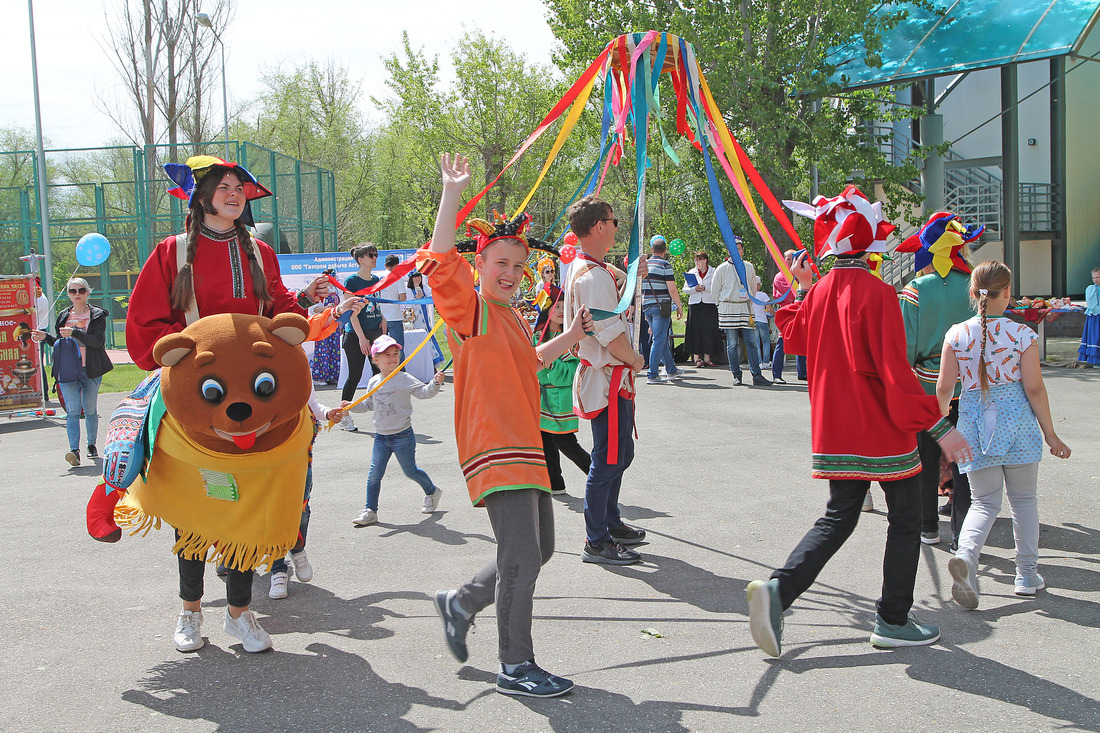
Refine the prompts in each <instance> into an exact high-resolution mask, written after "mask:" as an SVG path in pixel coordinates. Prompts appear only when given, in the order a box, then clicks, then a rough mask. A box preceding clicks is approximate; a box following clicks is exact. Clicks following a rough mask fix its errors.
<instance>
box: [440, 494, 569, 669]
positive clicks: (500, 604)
mask: <svg viewBox="0 0 1100 733" xmlns="http://www.w3.org/2000/svg"><path fill="white" fill-rule="evenodd" d="M485 509H486V510H487V511H488V512H489V522H490V523H491V524H492V525H493V534H494V535H495V536H496V539H497V556H496V559H494V560H490V561H489V562H488V563H486V564H485V567H483V568H482V569H481V570H479V571H478V573H477V575H475V576H474V578H473V580H471V581H470V582H469V583H466V584H465V585H463V586H462V587H460V588H459V589H458V595H457V597H456V600H457V601H458V604H459V605H460V606H461V607H462V608H463V610H465V611H468V612H470V613H479V612H480V611H481V610H482V609H483V608H487V607H488V606H489V605H491V604H492V603H494V602H496V604H497V609H496V610H497V635H498V645H499V648H500V651H499V653H500V661H502V662H504V663H505V664H520V663H522V662H527V661H534V659H535V649H534V646H533V645H532V642H531V606H532V601H533V599H534V596H535V580H536V579H537V578H538V577H539V569H540V568H542V566H543V565H544V564H545V563H546V561H547V560H549V559H550V556H551V555H553V554H554V501H553V499H551V498H550V493H549V492H547V491H540V490H539V489H512V490H507V491H498V492H496V493H494V494H489V495H488V496H486V497H485Z"/></svg>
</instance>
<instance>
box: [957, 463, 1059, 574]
mask: <svg viewBox="0 0 1100 733" xmlns="http://www.w3.org/2000/svg"><path fill="white" fill-rule="evenodd" d="M967 477H968V478H969V479H970V509H969V511H967V513H966V519H965V520H963V526H962V529H961V530H959V550H958V552H956V553H955V554H956V555H958V556H959V557H963V558H965V559H967V560H970V561H971V562H973V563H974V564H975V565H976V564H977V562H978V555H979V554H980V553H981V551H982V547H983V546H984V545H985V540H986V538H987V537H988V536H989V530H991V529H993V522H994V521H995V520H996V519H997V514H999V513H1000V511H1001V496H1002V492H1001V489H1002V487H1003V488H1004V489H1005V492H1004V493H1007V494H1008V506H1009V508H1010V509H1011V510H1012V536H1013V537H1014V538H1015V540H1016V571H1017V572H1019V573H1022V574H1023V575H1032V574H1034V573H1035V572H1037V570H1038V567H1039V504H1038V501H1037V499H1036V488H1037V486H1036V484H1037V481H1038V478H1039V464H1038V463H1025V464H1022V465H1019V466H991V467H989V468H982V469H979V470H977V471H971V472H970V473H968V474H967Z"/></svg>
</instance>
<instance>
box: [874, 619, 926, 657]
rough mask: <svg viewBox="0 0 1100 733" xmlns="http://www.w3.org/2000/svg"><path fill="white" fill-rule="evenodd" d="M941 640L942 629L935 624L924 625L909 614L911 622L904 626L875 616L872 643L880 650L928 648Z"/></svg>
mask: <svg viewBox="0 0 1100 733" xmlns="http://www.w3.org/2000/svg"><path fill="white" fill-rule="evenodd" d="M939 638H940V629H939V627H938V626H935V625H934V624H922V623H921V622H920V621H917V620H916V619H915V618H913V615H912V614H909V620H908V621H907V622H906V623H905V624H904V625H902V626H895V625H894V624H888V623H886V622H885V621H883V620H882V616H879V615H878V614H875V630H874V631H872V632H871V643H872V644H873V645H874V646H877V647H879V648H880V649H893V648H895V647H899V646H926V645H928V644H934V643H936V641H937V640H938V639H939Z"/></svg>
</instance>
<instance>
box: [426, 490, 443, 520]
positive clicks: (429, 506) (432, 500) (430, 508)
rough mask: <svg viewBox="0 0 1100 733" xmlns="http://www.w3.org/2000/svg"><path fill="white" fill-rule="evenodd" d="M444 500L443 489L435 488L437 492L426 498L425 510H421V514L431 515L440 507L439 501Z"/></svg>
mask: <svg viewBox="0 0 1100 733" xmlns="http://www.w3.org/2000/svg"><path fill="white" fill-rule="evenodd" d="M442 498H443V489H441V488H439V487H438V486H436V487H435V491H434V492H433V493H431V494H428V495H427V496H425V497H424V508H423V509H421V510H420V513H421V514H431V513H432V512H434V511H435V510H436V508H437V507H438V506H439V500H440V499H442Z"/></svg>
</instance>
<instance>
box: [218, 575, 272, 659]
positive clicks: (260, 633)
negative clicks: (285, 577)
mask: <svg viewBox="0 0 1100 733" xmlns="http://www.w3.org/2000/svg"><path fill="white" fill-rule="evenodd" d="M281 574H282V573H280V575H281ZM225 633H227V634H230V635H232V636H235V637H237V638H238V639H240V640H241V645H242V646H244V650H245V651H246V652H262V651H264V650H265V649H270V648H271V637H270V636H268V635H267V632H266V631H264V627H263V626H260V622H259V621H257V620H256V614H254V613H252V611H245V612H244V613H242V614H241V615H240V617H239V618H233V617H232V616H230V615H229V609H228V608H227V609H225Z"/></svg>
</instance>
